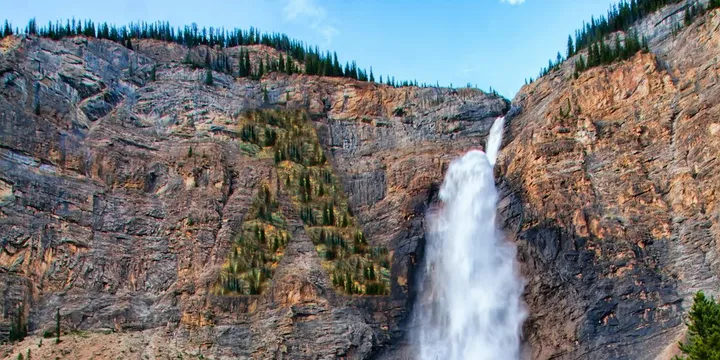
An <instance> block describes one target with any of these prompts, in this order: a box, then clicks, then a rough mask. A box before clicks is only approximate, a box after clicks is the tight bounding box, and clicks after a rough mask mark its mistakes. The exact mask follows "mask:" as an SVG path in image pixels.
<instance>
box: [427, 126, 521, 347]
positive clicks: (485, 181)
mask: <svg viewBox="0 0 720 360" xmlns="http://www.w3.org/2000/svg"><path fill="white" fill-rule="evenodd" d="M503 122H504V118H499V119H497V120H496V121H495V123H494V124H493V126H492V128H491V130H490V136H489V137H488V141H487V146H486V147H485V152H482V151H478V150H473V151H470V152H468V153H467V154H465V155H464V156H463V157H461V158H459V159H457V160H455V161H453V162H452V163H451V164H450V168H449V169H448V172H447V175H446V176H445V182H444V183H443V185H442V188H441V189H440V199H441V200H442V202H443V203H444V205H443V207H442V209H441V210H439V211H438V212H436V213H430V214H428V217H429V219H428V220H429V221H428V223H429V231H428V243H427V246H426V258H425V259H426V260H425V261H426V269H425V270H426V279H425V280H424V281H423V282H422V283H423V284H424V287H425V288H423V289H420V291H421V293H420V294H419V301H418V304H417V306H416V307H415V309H416V313H415V319H416V321H417V325H418V330H417V334H416V336H415V340H416V341H417V342H418V343H419V344H418V347H419V356H418V358H419V359H421V360H468V359H478V360H486V359H487V360H498V359H501V360H506V359H507V360H515V359H519V357H520V332H521V327H522V323H523V321H524V320H525V317H526V311H525V307H524V304H523V302H522V298H521V297H522V292H523V282H522V280H521V279H520V277H519V275H518V272H517V269H516V265H515V247H514V245H513V244H511V243H509V242H507V241H505V240H504V239H503V238H502V236H501V233H500V231H499V230H498V229H497V226H496V224H495V209H496V205H497V200H498V194H497V190H496V189H495V179H494V178H493V168H494V165H495V161H496V160H497V155H498V151H499V150H500V144H501V142H502V132H503ZM421 287H423V285H421Z"/></svg>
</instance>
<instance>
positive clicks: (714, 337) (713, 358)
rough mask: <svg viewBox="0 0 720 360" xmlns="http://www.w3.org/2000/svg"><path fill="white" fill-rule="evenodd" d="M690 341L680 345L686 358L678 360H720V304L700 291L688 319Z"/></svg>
mask: <svg viewBox="0 0 720 360" xmlns="http://www.w3.org/2000/svg"><path fill="white" fill-rule="evenodd" d="M687 325H688V340H687V342H684V343H680V344H679V347H680V351H682V353H683V354H684V355H685V356H682V357H675V359H676V360H717V359H720V304H718V303H717V302H716V301H715V299H714V298H712V297H711V298H707V297H706V296H705V294H704V293H703V292H702V291H700V292H698V293H697V294H695V298H694V301H693V305H692V308H691V309H690V313H689V319H688V324H687Z"/></svg>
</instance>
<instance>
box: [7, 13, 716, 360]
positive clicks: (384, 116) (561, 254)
mask: <svg viewBox="0 0 720 360" xmlns="http://www.w3.org/2000/svg"><path fill="white" fill-rule="evenodd" d="M682 16H683V8H682V4H681V5H678V6H670V7H668V8H666V9H663V10H662V11H660V12H658V13H657V14H655V15H653V16H651V17H650V18H647V19H645V20H643V22H641V23H640V24H639V25H638V28H639V29H640V30H641V32H642V33H644V34H645V35H647V36H648V38H649V40H650V47H651V50H652V51H651V53H646V54H638V55H636V56H635V57H633V58H632V59H630V60H627V61H623V62H619V63H616V64H613V65H609V66H604V67H598V68H594V69H591V70H588V71H586V72H583V73H582V74H580V76H579V77H578V78H577V79H574V78H573V76H572V75H573V69H572V64H573V61H572V60H571V61H568V62H566V63H565V64H564V65H563V66H562V67H561V68H560V69H559V70H558V71H555V72H552V73H551V74H550V75H548V76H545V77H543V78H541V79H539V80H538V81H536V82H535V83H533V84H531V85H528V86H526V87H524V88H523V89H522V90H521V92H520V93H519V94H518V96H517V98H516V99H515V101H514V104H513V105H514V106H513V109H512V110H510V109H509V104H507V102H505V101H504V100H502V99H499V98H496V97H492V96H488V95H486V94H483V93H481V92H479V91H476V90H467V89H463V90H447V89H418V88H412V87H411V88H399V89H394V88H389V87H386V86H380V85H376V84H369V83H361V82H356V81H352V80H347V79H337V78H318V77H308V76H301V75H293V76H285V75H277V74H271V75H266V76H265V77H264V78H263V79H262V80H261V81H250V80H237V79H233V78H231V77H229V76H226V75H224V74H219V73H215V74H214V85H213V86H208V85H204V84H203V79H204V76H205V72H204V70H193V69H192V68H191V67H189V66H187V65H184V64H182V62H183V61H184V59H186V58H187V57H188V54H187V52H188V50H187V49H186V48H184V47H181V46H177V45H175V44H167V43H161V42H156V41H140V42H134V43H133V48H134V49H135V50H128V49H127V48H125V47H122V46H119V45H118V44H115V43H112V42H109V41H102V40H88V39H85V38H74V39H67V40H63V41H50V40H47V39H39V38H34V37H31V38H19V37H12V38H6V39H4V40H2V41H1V42H0V52H1V53H0V80H1V82H0V241H1V242H0V245H1V246H2V249H1V250H0V293H1V294H2V298H1V299H0V310H2V311H0V338H2V337H5V336H7V333H8V331H9V329H10V327H11V323H12V322H13V321H15V320H16V318H17V315H16V314H17V313H18V310H20V313H21V314H22V318H23V321H26V322H27V323H28V325H29V328H30V331H31V332H34V333H35V334H41V333H42V332H43V331H44V330H46V329H52V328H53V327H54V321H55V312H56V310H57V309H60V317H61V323H62V328H63V329H66V330H67V331H77V333H76V334H75V335H68V336H67V337H66V338H65V340H64V341H63V342H61V343H60V344H58V345H52V346H49V345H48V346H42V347H38V346H37V341H38V339H37V337H34V338H28V339H26V340H25V341H24V342H21V343H20V344H19V345H15V346H13V347H4V348H2V351H4V353H3V355H7V356H9V357H12V358H15V357H16V356H17V353H20V352H22V353H25V351H26V350H27V349H28V348H31V349H32V352H33V355H34V356H37V357H39V358H52V357H55V356H71V357H77V358H111V357H112V358H114V357H118V356H123V357H130V358H147V357H150V358H153V357H166V356H169V357H177V356H187V355H199V354H203V356H205V357H211V358H258V359H264V358H287V359H305V358H308V359H309V358H313V359H315V358H352V359H356V358H357V359H362V358H383V359H385V358H395V359H405V358H412V346H410V345H409V344H408V343H407V341H406V340H404V336H405V334H406V332H407V329H408V314H409V309H410V306H411V304H412V300H413V296H414V294H413V291H414V289H413V284H414V281H415V278H416V277H415V273H414V271H415V266H416V264H417V263H418V261H420V260H421V259H422V249H423V243H424V241H423V238H424V212H425V209H426V207H427V206H428V203H429V202H432V201H434V197H435V192H436V190H437V185H438V184H439V183H440V181H442V176H443V174H444V171H445V169H446V165H447V164H448V163H449V162H450V160H451V159H453V158H454V157H456V156H457V155H458V154H460V153H462V152H464V151H467V150H468V149H470V148H473V147H479V146H482V145H481V144H482V143H483V141H484V138H485V135H486V134H487V131H488V130H489V127H490V125H491V123H492V121H493V120H494V118H495V117H497V116H501V115H503V114H505V113H506V112H508V110H510V112H509V114H508V116H507V121H506V133H505V143H504V148H503V150H502V151H501V155H500V159H499V161H498V167H497V169H496V170H497V175H498V179H499V180H498V183H499V186H500V189H501V192H502V200H501V202H500V206H499V214H500V219H501V222H502V225H503V227H504V230H505V232H506V234H507V237H508V238H509V239H511V240H512V241H514V242H515V243H516V244H517V246H518V258H519V259H518V260H519V261H520V264H521V268H522V272H523V276H524V278H525V280H526V293H525V300H526V302H527V304H528V307H529V314H530V317H529V319H528V321H527V323H526V326H525V329H524V333H525V340H526V352H527V354H528V356H529V357H531V358H533V359H549V358H552V359H578V358H581V359H669V358H670V357H671V355H672V352H673V349H674V348H675V342H676V341H677V340H678V339H680V338H681V337H682V336H683V334H684V331H685V330H684V325H683V316H684V314H685V313H686V311H687V309H688V307H689V305H690V303H689V301H690V296H691V294H692V293H693V292H695V291H697V290H704V291H706V292H709V293H711V294H714V295H718V293H717V289H718V288H720V287H719V285H720V279H719V278H718V274H720V262H719V261H718V249H717V240H718V238H719V236H720V230H719V227H718V226H719V224H718V222H719V221H720V220H719V219H720V210H718V207H717V206H716V204H717V194H718V191H719V190H720V189H718V187H720V178H718V177H719V176H720V175H718V173H720V169H718V159H717V154H718V153H719V152H720V140H719V139H720V138H719V137H718V136H720V122H719V121H718V119H719V118H720V117H719V115H720V108H719V105H718V104H720V87H719V86H718V85H717V84H718V77H719V76H720V67H718V64H717V56H718V53H720V51H719V50H720V35H718V28H720V12H717V11H715V12H712V13H710V14H707V15H706V16H704V17H701V18H700V19H698V20H696V21H695V22H694V23H693V24H692V25H690V26H688V27H685V28H683V29H682V30H681V31H680V32H678V33H676V34H673V31H672V30H673V28H674V26H675V25H674V24H676V23H677V22H678V21H682ZM248 50H250V53H251V56H253V57H255V56H261V57H265V56H268V57H271V58H274V57H276V56H277V53H275V52H274V50H272V49H268V48H265V47H261V46H256V47H250V48H249V49H248ZM208 51H209V52H210V53H211V54H213V55H214V51H215V50H213V49H207V48H205V47H198V48H194V49H193V50H191V52H190V56H189V57H190V58H191V59H194V60H196V61H202V59H203V58H204V57H205V53H206V52H208ZM228 53H230V54H231V57H232V56H237V53H238V49H231V50H229V51H228ZM232 63H237V61H233V62H232ZM153 67H155V68H156V80H155V81H150V73H151V71H152V70H151V69H153ZM254 109H276V110H277V109H279V110H280V111H285V110H287V111H296V110H299V111H301V112H304V113H307V114H308V115H309V117H310V118H311V119H312V120H311V125H312V127H313V128H314V129H315V131H316V133H317V138H318V139H319V142H320V145H321V147H322V149H323V150H324V154H325V155H326V156H327V159H328V161H329V163H330V164H331V165H332V169H333V173H334V176H335V177H337V178H338V179H339V183H340V184H339V186H340V187H341V188H342V191H343V192H344V194H345V195H346V196H347V199H348V201H349V204H350V208H351V209H350V210H351V212H352V214H353V216H354V219H355V220H356V221H357V223H358V225H359V227H360V228H361V229H362V230H363V232H364V234H365V236H366V238H367V241H368V242H369V243H370V245H372V246H376V247H384V248H385V249H387V250H388V251H389V255H390V258H391V264H390V265H391V272H390V274H389V278H390V285H391V286H390V295H388V296H347V295H345V294H343V293H341V292H338V290H337V288H336V287H334V286H333V285H332V280H331V277H330V275H329V274H328V273H327V271H325V269H324V268H323V265H322V261H323V260H322V259H321V258H320V256H318V252H317V251H316V247H315V244H313V239H312V236H311V234H309V232H308V231H306V230H307V228H306V227H305V226H304V225H303V220H302V217H301V216H300V214H299V211H298V209H297V207H296V204H295V203H294V200H293V199H294V198H293V196H294V194H292V193H290V192H289V191H288V187H287V185H282V182H283V181H282V180H283V179H282V174H280V171H279V170H278V166H277V165H276V164H275V162H274V161H273V159H272V158H271V157H270V158H268V157H266V156H262V150H258V148H257V147H253V146H250V145H249V144H248V143H247V142H246V141H243V139H242V137H243V135H242V126H241V125H242V124H241V119H242V116H243V114H245V113H246V112H247V111H249V110H254ZM191 149H192V150H191ZM261 184H274V186H275V187H276V188H277V190H273V191H277V193H276V194H277V196H276V197H277V199H278V207H279V209H280V211H281V212H282V214H283V216H284V219H285V220H284V226H285V229H286V230H287V232H288V233H289V235H290V237H291V240H290V241H289V243H288V244H287V246H286V248H285V249H284V253H283V255H282V258H281V259H280V260H279V261H278V263H277V264H275V265H274V266H276V267H275V268H274V275H273V277H272V280H271V282H270V284H271V285H270V286H269V288H268V289H266V291H264V292H263V293H262V294H261V295H255V296H239V295H221V294H218V293H217V292H215V291H213V286H214V285H215V284H216V283H217V280H218V277H219V276H220V274H221V271H222V268H223V264H224V263H225V261H226V259H227V258H228V256H229V254H230V253H231V252H232V251H233V245H232V244H233V242H234V241H235V239H236V237H237V235H238V234H239V233H240V232H241V231H242V226H243V225H242V224H243V222H244V221H245V220H246V219H248V218H249V217H251V216H253V214H249V211H250V210H249V209H251V208H252V204H253V201H254V199H255V198H256V197H257V196H258V190H259V189H260V188H261ZM98 330H100V331H98ZM85 331H89V332H85Z"/></svg>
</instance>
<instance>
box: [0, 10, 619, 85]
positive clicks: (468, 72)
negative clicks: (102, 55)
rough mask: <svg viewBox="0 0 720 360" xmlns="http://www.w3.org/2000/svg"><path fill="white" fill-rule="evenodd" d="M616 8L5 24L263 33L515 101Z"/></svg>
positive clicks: (85, 13) (137, 14)
mask: <svg viewBox="0 0 720 360" xmlns="http://www.w3.org/2000/svg"><path fill="white" fill-rule="evenodd" d="M610 4H611V1H610V0H332V1H331V0H224V1H223V0H204V1H197V0H195V1H185V0H154V1H149V0H146V1H143V0H118V1H112V2H110V1H100V0H72V1H56V0H53V1H50V0H27V1H17V0H12V1H10V0H0V9H2V12H1V13H0V17H6V18H7V19H9V20H10V21H11V22H12V23H13V25H14V26H17V27H24V26H25V24H26V23H27V20H28V19H29V18H31V17H35V18H36V19H37V21H38V23H40V24H45V23H47V21H48V20H53V21H55V20H57V19H67V18H72V17H75V18H76V19H87V18H90V19H93V20H94V21H96V22H97V21H107V22H112V23H116V24H127V23H128V22H130V21H138V20H144V21H156V20H162V21H169V22H170V23H171V24H172V25H173V26H175V27H177V26H180V25H185V24H190V23H192V22H196V23H198V24H199V25H201V26H208V27H209V26H224V27H225V28H234V27H241V28H247V27H249V26H255V27H258V28H260V29H262V30H265V31H271V32H283V33H287V34H288V35H290V36H291V37H293V38H297V39H300V40H303V41H305V42H306V43H311V44H315V45H319V46H320V47H321V48H323V49H329V50H334V51H337V53H338V56H339V57H340V61H341V62H344V61H345V60H356V61H357V63H358V65H359V66H361V67H366V68H368V67H370V66H372V67H373V72H374V74H375V76H376V77H378V76H379V75H380V74H383V75H384V74H391V75H393V76H395V78H396V79H398V80H400V79H410V80H412V79H417V80H418V82H421V83H422V82H428V83H433V84H434V83H435V82H436V81H437V82H439V83H440V85H443V86H448V85H450V84H452V85H453V86H456V87H458V86H464V85H466V84H467V83H471V84H473V85H477V86H478V87H480V88H482V89H486V90H487V89H488V88H489V87H490V86H492V87H493V88H494V89H496V90H497V91H498V92H500V93H501V94H502V95H504V96H506V97H508V98H512V97H513V96H514V95H515V93H516V92H517V90H518V89H519V88H520V87H521V86H522V85H523V84H524V79H525V78H528V77H531V76H532V77H535V76H536V74H537V72H538V70H539V69H540V68H541V67H542V66H545V65H546V64H547V60H548V59H549V58H555V55H556V54H557V52H558V51H561V52H563V53H564V52H565V47H566V44H567V36H568V34H570V33H574V31H575V29H576V28H578V27H580V26H581V25H582V21H583V20H584V19H585V20H587V19H589V18H590V15H593V14H595V15H599V14H604V13H605V12H606V10H607V9H608V8H609V6H610Z"/></svg>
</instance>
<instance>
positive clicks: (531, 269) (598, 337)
mask: <svg viewBox="0 0 720 360" xmlns="http://www.w3.org/2000/svg"><path fill="white" fill-rule="evenodd" d="M678 9H679V10H680V12H677V10H678ZM682 9H683V8H682V7H669V8H667V9H664V10H663V11H661V12H659V13H658V14H656V15H655V16H653V17H651V18H650V19H647V20H646V21H644V22H643V23H642V24H640V26H639V27H640V28H641V29H643V31H645V33H647V34H650V35H651V37H650V39H651V49H652V50H653V51H652V52H651V53H649V54H638V55H636V56H635V57H634V58H632V59H630V60H628V61H624V62H621V63H617V64H614V65H610V66H606V67H599V68H594V69H591V70H588V71H586V72H584V73H582V74H580V76H579V77H578V79H573V78H572V73H573V69H572V61H569V62H567V63H566V64H565V65H564V66H563V67H562V69H560V70H559V71H557V72H553V73H551V74H550V75H548V76H546V77H544V78H542V79H540V80H539V81H537V82H535V83H533V84H531V85H529V86H526V87H525V88H523V89H522V91H521V92H520V94H519V95H518V97H517V98H516V100H515V102H514V106H516V107H517V109H515V110H514V111H512V113H514V114H515V115H514V116H510V117H511V119H510V120H509V125H508V127H507V133H506V134H507V135H506V137H507V139H506V146H505V148H504V149H503V151H502V154H501V159H500V160H499V167H500V169H499V171H500V173H501V174H502V181H501V186H502V189H503V192H504V193H505V194H506V196H505V198H504V200H503V201H502V206H501V209H500V212H501V214H502V217H503V219H504V225H505V228H506V230H507V232H508V233H509V234H510V236H511V237H512V238H513V239H514V240H515V241H516V242H517V244H518V246H519V254H520V255H519V256H520V261H521V264H522V267H523V273H524V274H526V278H527V281H528V285H527V288H526V301H527V302H528V305H529V308H530V309H529V310H530V311H529V313H530V318H529V320H528V322H527V324H526V329H525V332H526V335H527V339H528V343H529V344H528V346H529V349H528V352H529V353H531V354H532V358H534V359H547V358H558V359H577V358H582V359H655V358H656V357H657V358H659V359H663V358H669V356H670V354H671V353H672V351H673V350H674V348H675V344H676V340H679V338H681V337H682V336H683V333H684V325H683V323H682V320H683V315H684V313H685V312H686V311H687V309H688V308H689V306H690V305H691V297H692V293H693V292H695V291H698V290H704V291H706V292H709V293H711V294H715V295H717V291H718V290H717V289H718V288H720V287H719V285H720V282H719V280H720V279H719V278H718V274H720V273H719V272H718V270H720V269H719V266H720V262H718V248H717V241H718V239H720V237H719V236H720V233H719V232H718V231H719V230H720V227H719V226H720V224H718V221H719V220H718V219H719V215H720V213H719V212H718V207H717V204H718V202H717V200H718V199H717V194H718V191H719V190H720V178H719V177H718V176H719V175H718V174H719V172H718V170H719V169H718V166H719V164H720V162H719V161H718V159H717V155H718V151H719V150H720V138H719V137H718V133H719V132H720V123H719V122H718V119H719V117H718V115H720V107H719V106H718V104H719V103H720V86H718V75H719V74H720V68H719V67H718V65H717V56H718V54H719V53H720V36H718V31H717V29H718V27H720V13H719V12H717V11H715V12H712V13H710V14H708V15H707V16H705V17H703V18H701V19H699V20H697V21H695V22H694V23H693V24H692V25H690V26H689V27H686V28H684V29H682V30H681V31H680V32H679V33H677V34H676V35H672V34H671V32H670V31H669V30H668V29H670V28H671V27H672V24H673V23H676V22H677V21H681V20H682ZM673 14H675V15H673ZM663 19H664V20H663Z"/></svg>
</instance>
